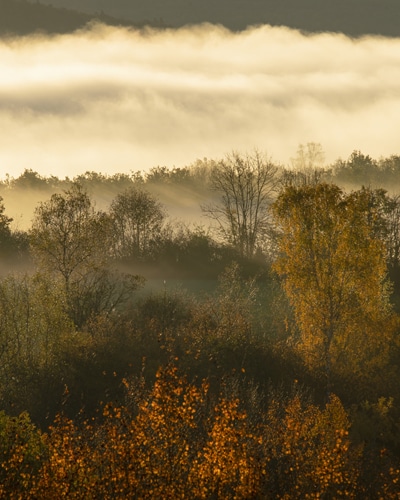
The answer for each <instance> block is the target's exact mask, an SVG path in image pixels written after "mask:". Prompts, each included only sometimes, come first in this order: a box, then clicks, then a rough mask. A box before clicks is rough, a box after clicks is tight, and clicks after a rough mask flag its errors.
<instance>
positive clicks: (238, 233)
mask: <svg viewBox="0 0 400 500" xmlns="http://www.w3.org/2000/svg"><path fill="white" fill-rule="evenodd" d="M308 150H309V151H311V150H313V148H309V149H308ZM314 150H315V148H314ZM303 152H304V150H303ZM315 158H316V157H315V155H314V156H313V155H308V156H307V154H305V155H304V154H302V155H300V156H299V157H297V158H296V159H294V162H293V163H294V164H296V166H297V170H293V169H288V168H283V167H280V166H278V165H274V164H273V162H271V161H270V160H269V159H268V158H267V157H265V156H264V155H261V154H260V153H258V152H254V153H251V154H244V155H241V154H238V153H232V154H231V155H228V156H227V157H226V158H224V159H222V160H220V161H216V160H215V161H214V160H201V161H197V162H195V163H194V164H193V165H190V166H188V167H184V168H172V169H168V168H166V167H156V168H154V169H152V170H151V171H150V172H148V173H140V172H136V173H131V174H118V175H112V176H107V175H102V174H98V173H94V172H88V173H86V174H83V175H81V176H78V177H76V178H74V179H68V178H67V179H63V180H61V179H58V178H57V177H48V178H45V177H42V176H40V175H39V174H38V173H36V172H34V171H31V170H27V171H25V172H24V173H23V174H22V175H21V176H20V177H18V178H16V179H14V178H9V177H8V178H7V179H5V180H3V181H2V183H1V185H0V195H1V196H2V198H3V204H2V206H1V210H0V259H1V263H2V277H1V279H0V297H1V300H0V408H1V409H2V412H1V413H0V436H1V440H0V441H1V443H0V476H1V481H0V483H1V490H0V491H1V495H2V496H3V497H4V498H63V497H67V498H127V497H129V498H167V497H171V498H214V497H215V498H307V497H310V498H320V497H325V498H339V497H341V496H343V497H349V498H388V499H389V498H398V496H399V494H400V483H399V481H400V467H399V465H400V464H399V458H398V457H399V452H400V434H399V423H400V405H399V400H400V391H399V387H398V383H397V381H398V378H399V375H400V373H399V361H400V351H399V348H400V345H399V341H398V334H399V327H400V323H399V307H398V303H399V299H398V298H399V296H400V285H399V281H397V276H399V268H400V251H399V249H400V201H399V198H398V196H397V192H396V183H395V182H394V180H395V177H396V174H395V172H396V171H397V170H399V169H400V162H399V161H398V157H391V158H389V159H380V160H373V159H371V158H370V157H369V156H365V155H363V154H362V153H360V152H353V153H352V155H351V156H350V157H349V159H348V160H346V161H344V160H339V161H337V162H335V164H334V165H331V166H329V167H319V168H318V169H316V168H315V162H316V160H315ZM313 162H314V163H313ZM363 171H364V172H365V177H363V176H362V172H363ZM386 183H387V184H386ZM362 185H364V187H362ZM345 186H347V188H346V187H345ZM349 186H350V187H349ZM385 186H387V187H390V192H387V191H385V190H384V189H383V188H384V187H385ZM31 196H32V200H33V201H32V205H34V208H32V212H31V213H30V214H29V216H28V214H26V213H25V214H24V216H25V217H28V219H29V220H30V222H29V223H27V222H25V223H24V224H25V226H24V228H22V229H21V228H20V229H18V225H21V224H22V223H21V222H19V221H18V220H17V218H16V220H15V221H13V220H12V219H11V217H10V215H8V213H9V212H8V209H7V207H8V206H9V202H10V204H11V202H12V201H13V202H14V203H15V206H14V209H15V210H17V207H18V205H22V202H21V201H20V200H22V199H24V200H25V201H27V200H28V199H29V197H31ZM22 197H24V198H22ZM171 212H173V217H171V216H170V213H171ZM180 212H181V213H182V215H183V216H186V217H185V219H186V220H185V221H182V220H179V219H178V214H179V213H180ZM17 213H18V212H17ZM202 213H203V214H205V215H206V216H207V217H206V218H202V217H201V214H202ZM192 216H193V217H194V218H195V223H192V224H191V223H190V220H191V217H192ZM260 221H261V222H262V223H261V222H260ZM153 280H154V281H153Z"/></svg>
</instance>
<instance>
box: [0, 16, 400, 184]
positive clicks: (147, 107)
mask: <svg viewBox="0 0 400 500" xmlns="http://www.w3.org/2000/svg"><path fill="white" fill-rule="evenodd" d="M0 75H1V78H0V130H1V134H0V177H4V176H5V174H6V173H9V174H10V175H11V176H13V177H16V176H18V175H19V174H20V173H21V172H22V171H23V170H24V169H25V168H31V169H33V170H36V171H38V172H39V173H40V174H42V175H57V176H59V177H61V178H63V177H65V176H69V177H74V176H75V175H77V174H79V173H83V172H85V171H87V170H95V171H98V172H102V173H108V174H113V173H116V172H130V171H136V170H142V171H146V170H148V169H149V168H151V167H154V166H157V165H167V166H169V167H172V166H174V165H175V166H183V165H188V164H190V163H192V162H193V161H195V160H196V159H197V158H203V157H207V158H219V157H222V156H224V155H225V154H226V153H228V152H230V151H232V150H233V149H235V150H239V151H249V150H252V149H254V148H258V149H260V150H262V151H265V152H267V153H268V154H269V155H270V156H271V157H272V158H273V159H274V160H275V161H277V162H279V163H286V162H288V161H289V159H290V157H292V156H294V155H295V152H296V149H297V146H298V144H299V143H307V142H319V143H321V144H322V146H323V149H324V150H325V153H326V159H327V162H331V161H334V160H336V159H337V158H338V157H344V158H347V157H348V156H349V155H350V153H351V152H352V151H353V150H354V149H358V150H361V151H362V152H363V153H365V154H370V155H372V156H374V157H379V156H381V155H383V156H389V155H391V154H397V153H398V154H400V143H399V139H398V138H399V132H398V129H399V126H398V123H399V119H400V85H399V82H400V39H385V38H373V37H368V38H363V39H358V40H352V39H350V38H346V37H345V36H342V35H337V34H320V35H312V36H311V35H310V36H306V35H304V34H301V33H299V32H296V31H293V30H289V29H286V28H272V27H269V26H261V27H258V28H253V29H250V30H248V31H245V32H241V33H231V32H229V31H227V30H225V29H223V28H220V27H215V26H210V25H204V26H197V27H193V28H184V29H180V30H177V31H173V30H171V31H160V32H157V31H145V32H134V31H127V30H124V29H115V28H105V27H101V26H97V27H94V28H93V29H92V30H90V31H85V32H81V33H77V34H74V35H69V36H59V37H51V38H46V37H40V38H37V37H36V38H24V39H16V40H3V41H0Z"/></svg>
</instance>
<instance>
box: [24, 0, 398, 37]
mask: <svg viewBox="0 0 400 500" xmlns="http://www.w3.org/2000/svg"><path fill="white" fill-rule="evenodd" d="M31 1H33V0H31ZM51 3H52V5H54V6H57V7H60V6H61V7H67V8H74V9H77V10H83V11H85V12H88V13H94V12H100V11H104V12H106V13H107V14H110V15H112V16H115V17H118V18H121V19H128V20H130V21H133V22H138V21H143V20H144V19H146V20H148V21H150V22H155V21H157V20H158V22H160V20H161V21H162V22H164V23H165V24H167V25H170V26H174V27H178V26H182V25H186V24H197V23H204V22H209V23H213V24H222V25H223V26H226V27H227V28H230V29H233V30H242V29H245V28H246V27H247V26H250V25H253V26H254V25H259V24H272V25H275V26H288V27H290V28H296V29H300V30H305V31H311V32H323V31H335V32H341V33H345V34H347V35H350V36H361V35H365V34H378V35H384V36H399V34H400V31H399V27H398V23H397V19H398V18H399V16H400V6H399V3H398V2H397V1H396V0H336V1H334V2H332V1H330V0H263V1H260V0H233V1H232V0H231V1H228V0H214V1H211V0H205V1H203V2H198V1H197V2H196V1H188V0H172V1H169V2H165V1H162V0H152V1H143V0H52V2H51Z"/></svg>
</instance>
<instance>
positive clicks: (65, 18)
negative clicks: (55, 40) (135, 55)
mask: <svg viewBox="0 0 400 500" xmlns="http://www.w3.org/2000/svg"><path fill="white" fill-rule="evenodd" d="M66 3H67V4H68V2H66ZM93 20H99V21H101V22H103V23H106V24H109V25H113V26H120V25H123V26H137V25H140V24H135V23H133V22H132V21H130V20H128V19H127V18H126V19H117V18H115V17H113V16H111V15H108V14H105V13H104V12H92V13H84V12H80V11H75V10H71V9H69V8H68V9H67V8H64V7H55V6H52V5H45V4H42V3H39V2H35V3H32V2H28V1H27V0H0V35H27V34H29V33H33V32H45V33H69V32H72V31H75V30H77V29H79V28H82V27H83V26H85V25H86V24H87V23H89V22H90V21H93ZM142 25H143V23H142Z"/></svg>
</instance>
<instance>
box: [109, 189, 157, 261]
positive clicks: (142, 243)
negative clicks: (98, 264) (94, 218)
mask: <svg viewBox="0 0 400 500" xmlns="http://www.w3.org/2000/svg"><path fill="white" fill-rule="evenodd" d="M110 213H111V218H112V221H113V252H114V255H115V256H116V257H120V258H121V257H122V258H130V257H136V258H145V257H148V256H149V254H151V253H152V251H153V250H154V247H155V245H156V242H157V239H158V238H159V237H160V235H161V230H162V226H163V223H164V220H165V213H164V210H163V207H162V205H161V204H160V203H159V202H158V201H157V200H156V199H155V198H154V197H153V196H151V195H150V194H149V193H147V192H146V191H143V190H141V189H137V188H135V187H132V188H129V189H127V190H126V191H124V192H123V193H120V194H119V195H118V196H117V197H116V198H115V199H114V200H113V202H112V203H111V209H110Z"/></svg>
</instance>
